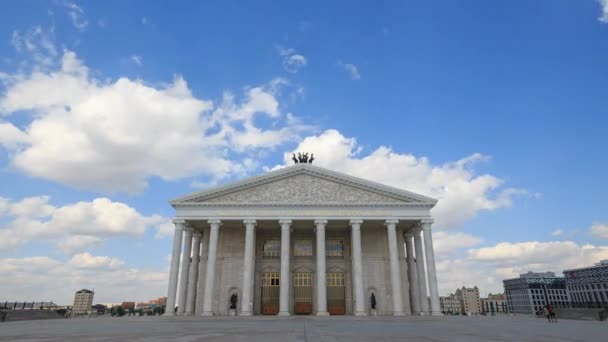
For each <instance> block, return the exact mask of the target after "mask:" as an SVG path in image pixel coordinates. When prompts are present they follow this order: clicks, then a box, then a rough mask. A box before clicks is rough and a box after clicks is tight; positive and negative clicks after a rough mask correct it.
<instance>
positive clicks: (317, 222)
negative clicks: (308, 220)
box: [315, 219, 327, 226]
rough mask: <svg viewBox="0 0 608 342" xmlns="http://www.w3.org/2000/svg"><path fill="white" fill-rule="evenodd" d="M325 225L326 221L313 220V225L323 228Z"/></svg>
mask: <svg viewBox="0 0 608 342" xmlns="http://www.w3.org/2000/svg"><path fill="white" fill-rule="evenodd" d="M326 224H327V220H326V219H316V220H315V225H317V226H318V225H323V226H325V225H326Z"/></svg>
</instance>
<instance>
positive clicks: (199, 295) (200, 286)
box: [194, 229, 209, 315]
mask: <svg viewBox="0 0 608 342" xmlns="http://www.w3.org/2000/svg"><path fill="white" fill-rule="evenodd" d="M202 234H203V237H202V239H201V247H200V250H201V253H200V258H199V262H198V281H197V282H196V306H195V310H194V314H195V315H200V314H201V313H202V312H203V298H204V291H205V273H206V270H207V248H208V247H209V230H207V229H205V230H203V232H202Z"/></svg>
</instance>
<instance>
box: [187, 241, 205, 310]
mask: <svg viewBox="0 0 608 342" xmlns="http://www.w3.org/2000/svg"><path fill="white" fill-rule="evenodd" d="M200 252H201V233H200V232H198V231H197V232H193V233H192V261H190V274H189V275H188V297H186V298H187V300H186V315H187V316H192V315H194V308H195V306H196V283H197V281H198V262H199V260H200V256H199V255H200Z"/></svg>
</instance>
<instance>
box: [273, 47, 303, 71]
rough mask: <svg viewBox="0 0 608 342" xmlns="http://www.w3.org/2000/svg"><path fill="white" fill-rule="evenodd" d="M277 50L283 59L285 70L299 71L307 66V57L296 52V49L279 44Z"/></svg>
mask: <svg viewBox="0 0 608 342" xmlns="http://www.w3.org/2000/svg"><path fill="white" fill-rule="evenodd" d="M277 52H278V53H279V56H281V58H282V59H283V68H284V69H285V71H287V72H290V73H293V74H295V73H297V72H298V71H300V69H302V68H303V67H305V66H306V63H307V61H306V57H304V56H303V55H301V54H298V53H296V51H295V49H288V48H283V47H281V46H277Z"/></svg>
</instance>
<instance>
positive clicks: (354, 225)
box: [349, 219, 367, 316]
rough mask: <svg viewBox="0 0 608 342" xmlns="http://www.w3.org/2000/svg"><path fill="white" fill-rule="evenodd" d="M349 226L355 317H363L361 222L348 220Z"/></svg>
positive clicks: (365, 313) (364, 313)
mask: <svg viewBox="0 0 608 342" xmlns="http://www.w3.org/2000/svg"><path fill="white" fill-rule="evenodd" d="M349 223H350V226H351V260H352V273H353V290H354V291H353V292H354V295H353V300H354V301H355V316H365V315H367V312H365V297H364V295H363V261H362V257H361V223H363V220H356V219H355V220H350V222H349Z"/></svg>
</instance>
